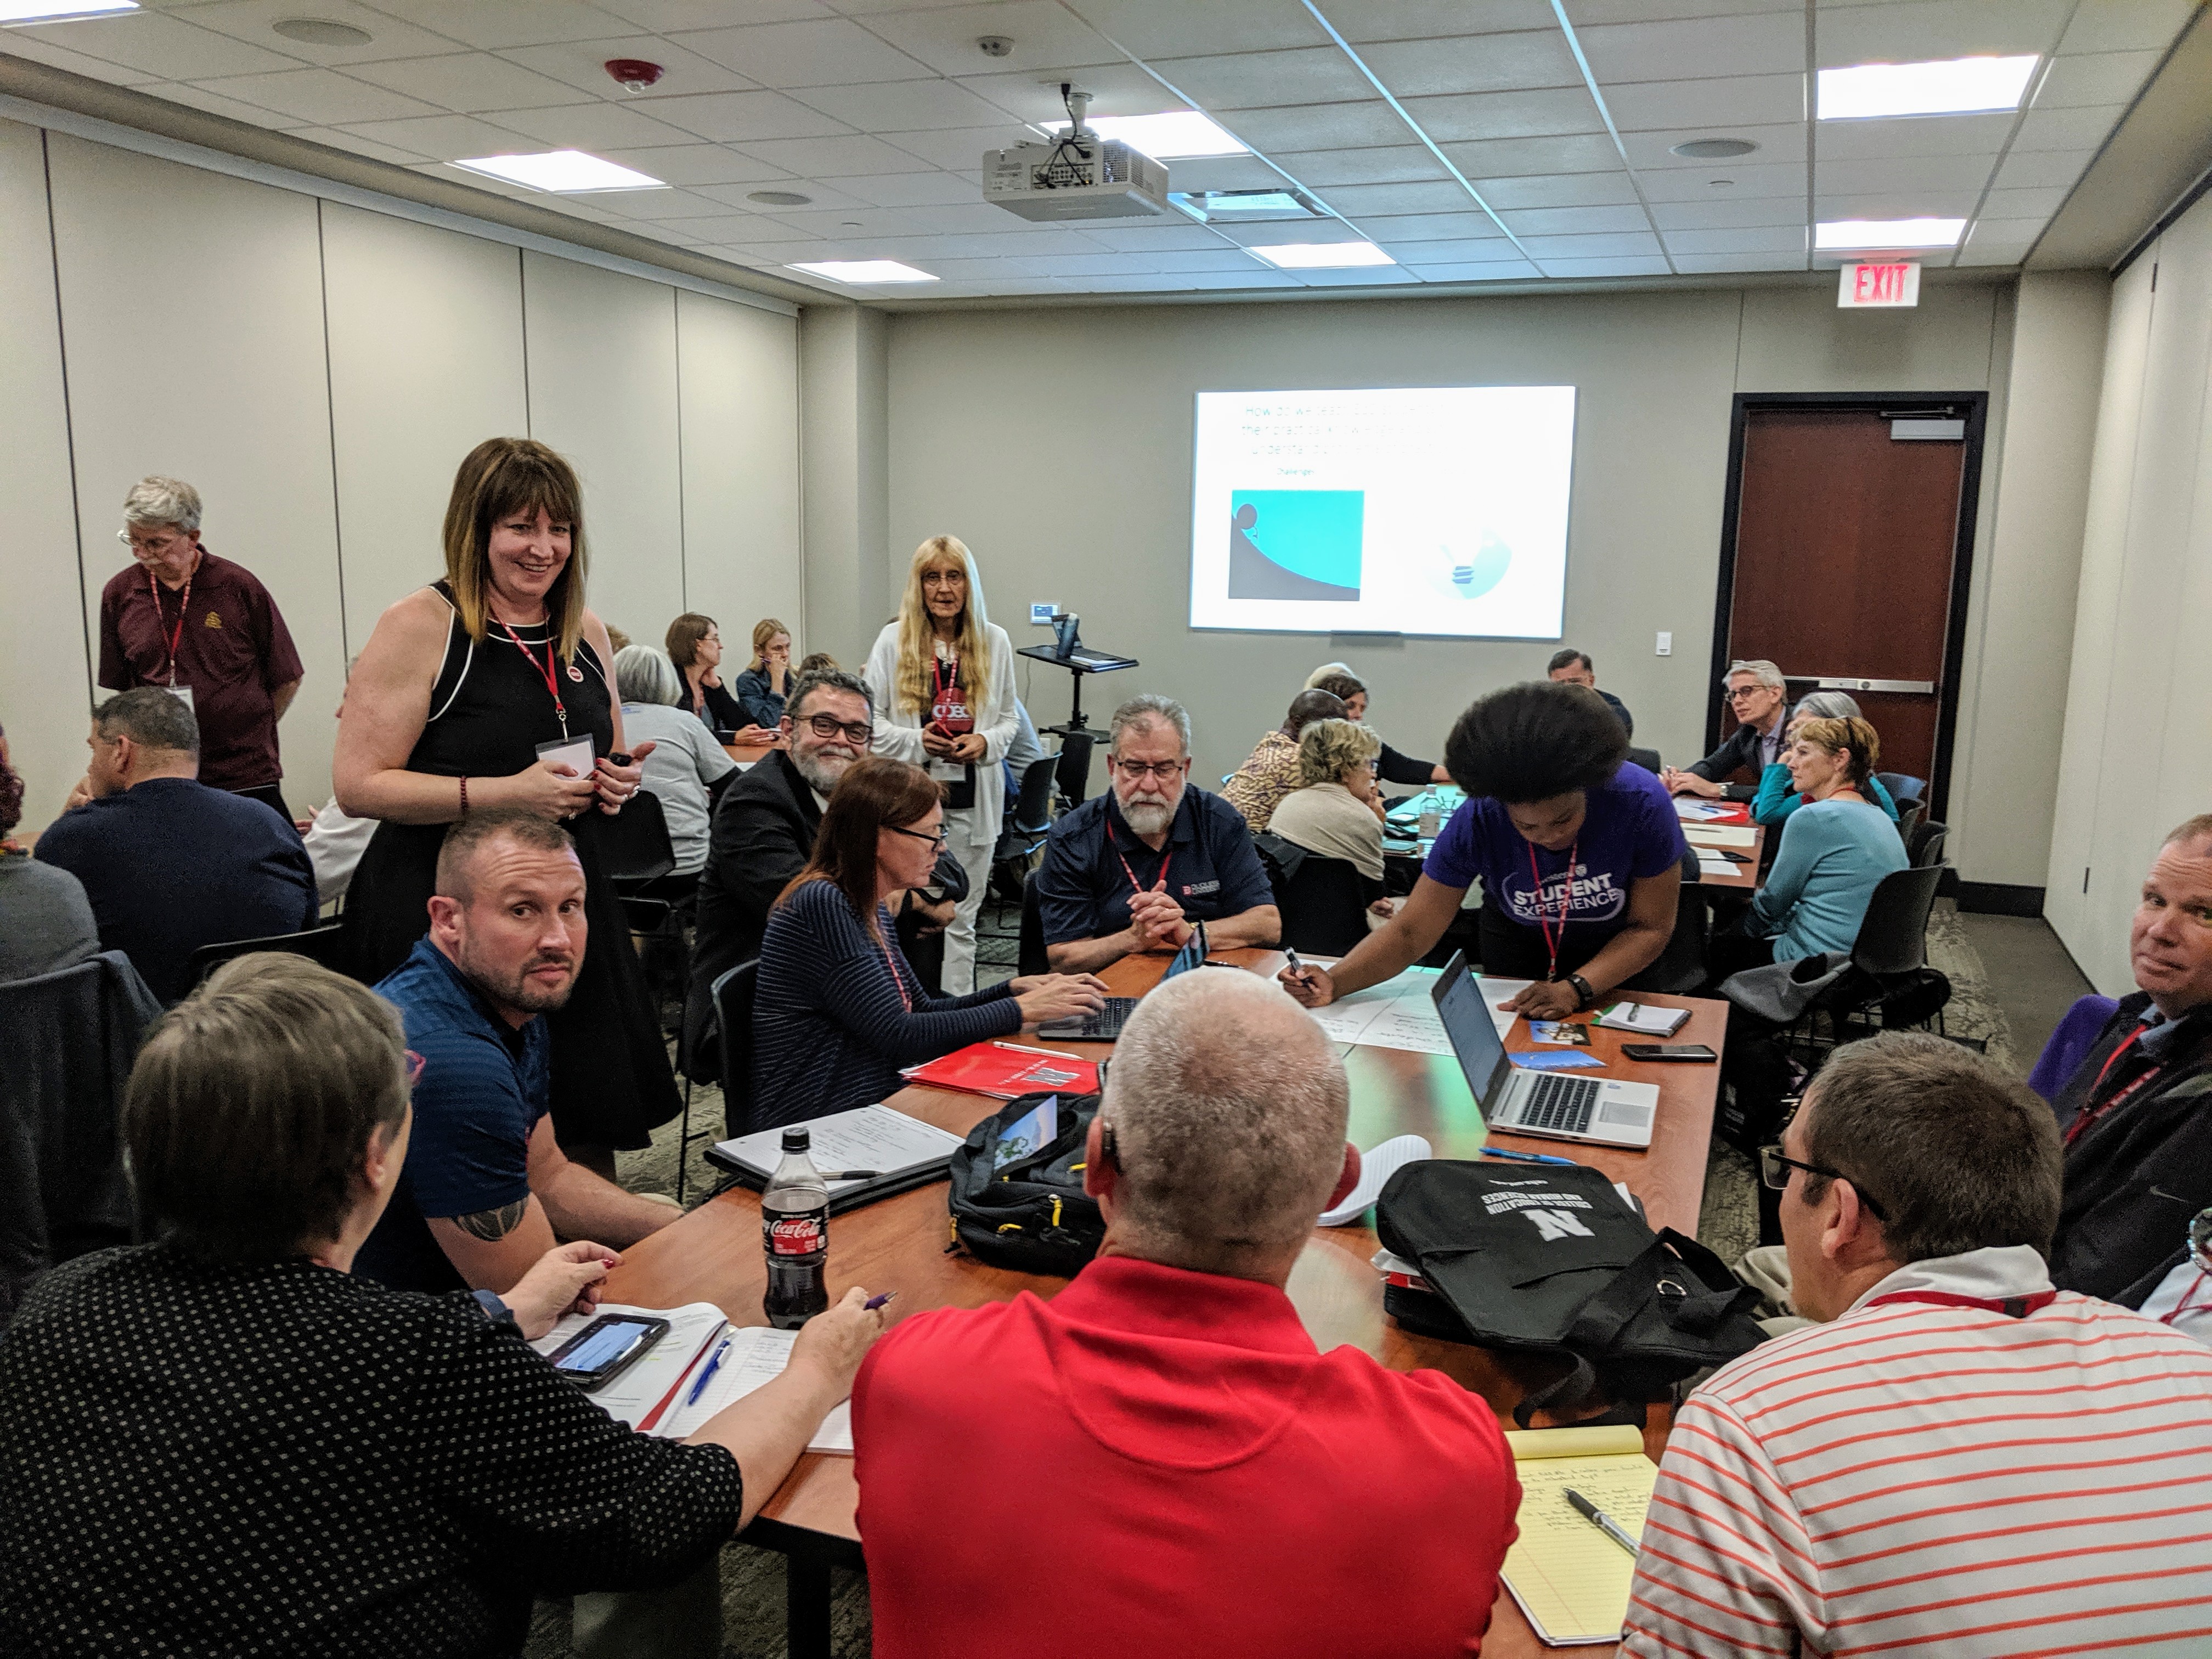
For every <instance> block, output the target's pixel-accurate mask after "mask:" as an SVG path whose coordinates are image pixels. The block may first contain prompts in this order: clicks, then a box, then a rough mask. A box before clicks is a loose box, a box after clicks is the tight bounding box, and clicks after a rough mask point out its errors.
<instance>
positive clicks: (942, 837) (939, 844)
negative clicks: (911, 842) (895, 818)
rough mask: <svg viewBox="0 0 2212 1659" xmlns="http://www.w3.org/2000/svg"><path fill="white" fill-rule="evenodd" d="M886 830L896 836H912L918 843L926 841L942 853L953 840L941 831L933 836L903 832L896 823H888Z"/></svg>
mask: <svg viewBox="0 0 2212 1659" xmlns="http://www.w3.org/2000/svg"><path fill="white" fill-rule="evenodd" d="M884 829H888V830H890V832H891V834H893V835H895V836H913V837H914V838H915V840H916V841H926V842H928V843H929V844H930V845H931V846H932V847H934V848H937V850H938V851H939V852H940V853H941V852H943V851H944V850H945V842H947V841H949V840H951V837H950V836H947V835H946V834H945V832H944V831H943V830H941V829H940V830H939V831H938V832H937V834H935V835H933V836H931V835H925V834H924V833H923V832H922V831H921V830H919V829H900V828H899V826H898V825H896V823H887V824H885V825H884Z"/></svg>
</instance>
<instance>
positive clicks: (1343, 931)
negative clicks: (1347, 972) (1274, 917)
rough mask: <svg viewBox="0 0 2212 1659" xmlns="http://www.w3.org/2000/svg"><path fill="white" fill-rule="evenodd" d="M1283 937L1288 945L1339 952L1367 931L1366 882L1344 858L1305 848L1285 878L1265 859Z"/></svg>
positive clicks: (1336, 954) (1348, 948) (1329, 954)
mask: <svg viewBox="0 0 2212 1659" xmlns="http://www.w3.org/2000/svg"><path fill="white" fill-rule="evenodd" d="M1268 876H1269V878H1270V883H1269V884H1270V885H1272V886H1273V888H1274V890H1275V908H1277V909H1278V910H1279V911H1280V912H1281V913H1282V918H1283V943H1284V944H1285V945H1287V946H1288V947H1289V948H1290V949H1291V950H1293V951H1310V952H1312V953H1313V954H1314V955H1316V956H1322V957H1340V956H1343V955H1345V954H1346V952H1348V951H1351V950H1352V947H1353V946H1354V945H1358V943H1359V941H1360V940H1362V939H1365V938H1366V937H1367V886H1368V884H1367V883H1365V882H1364V880H1363V879H1362V878H1361V876H1360V874H1359V866H1358V865H1356V864H1353V863H1352V861H1351V860H1349V859H1329V858H1322V856H1321V855H1320V854H1316V853H1309V854H1306V856H1305V857H1304V858H1303V859H1301V860H1298V865H1297V869H1296V870H1295V871H1293V872H1291V874H1290V875H1289V876H1288V877H1287V878H1285V877H1283V876H1280V875H1279V874H1277V873H1276V871H1275V867H1274V866H1273V863H1272V862H1271V863H1269V864H1268Z"/></svg>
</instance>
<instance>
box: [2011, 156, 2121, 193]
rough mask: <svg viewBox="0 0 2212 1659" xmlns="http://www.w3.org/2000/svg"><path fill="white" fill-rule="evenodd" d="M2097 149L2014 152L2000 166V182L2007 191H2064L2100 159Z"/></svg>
mask: <svg viewBox="0 0 2212 1659" xmlns="http://www.w3.org/2000/svg"><path fill="white" fill-rule="evenodd" d="M2096 155H2097V152H2096V151H2094V150H2093V149H2027V150H2015V151H2014V152H2013V153H2012V154H2011V155H2008V156H2006V157H2005V158H2004V160H2003V161H2001V162H2000V163H1998V165H1997V176H1996V183H1997V186H1998V188H2000V189H2003V190H2041V189H2064V188H2067V187H2069V186H2070V185H2072V184H2073V183H2074V181H2075V179H2079V178H2080V177H2081V169H2082V168H2084V167H2087V166H2088V165H2089V163H2090V162H2091V161H2093V160H2095V159H2096Z"/></svg>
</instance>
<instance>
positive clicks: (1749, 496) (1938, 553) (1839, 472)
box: [1721, 399, 1978, 806]
mask: <svg viewBox="0 0 2212 1659" xmlns="http://www.w3.org/2000/svg"><path fill="white" fill-rule="evenodd" d="M1900 403H1901V404H1903V405H1904V406H1905V407H1907V408H1911V409H1915V410H1919V409H1923V408H1924V407H1925V404H1924V403H1923V402H1922V401H1921V400H1917V399H1909V400H1885V402H1884V404H1883V405H1882V406H1881V407H1877V406H1875V405H1873V404H1867V405H1863V406H1859V407H1832V406H1830V407H1820V406H1813V407H1806V406H1785V407H1780V408H1775V407H1760V406H1757V405H1753V406H1751V407H1749V408H1748V409H1747V410H1746V412H1745V416H1744V422H1743V447H1742V450H1741V460H1740V463H1739V465H1740V468H1741V471H1740V475H1739V488H1738V495H1737V503H1738V505H1737V510H1736V518H1735V548H1734V552H1735V558H1734V560H1733V565H1734V568H1733V571H1732V573H1731V576H1730V591H1729V593H1728V595H1727V596H1726V602H1727V605H1728V626H1727V629H1726V638H1727V641H1728V653H1727V654H1728V659H1729V660H1735V659H1749V658H1759V657H1764V658H1766V659H1769V660H1770V661H1772V662H1775V663H1778V664H1779V665H1781V668H1782V671H1783V672H1784V674H1785V675H1787V676H1788V677H1789V678H1790V697H1791V699H1792V700H1793V701H1794V700H1795V699H1796V698H1798V697H1801V696H1804V695H1805V694H1806V693H1807V692H1808V691H1812V690H1818V689H1821V688H1823V687H1826V688H1827V689H1832V690H1842V691H1847V692H1849V693H1850V696H1852V697H1854V698H1855V699H1857V702H1858V705H1859V707H1860V708H1861V709H1862V710H1863V712H1864V714H1865V715H1866V717H1867V719H1868V720H1869V721H1871V722H1872V723H1873V725H1874V727H1875V731H1876V732H1878V733H1879V734H1880V735H1881V770H1883V771H1885V772H1903V773H1907V774H1910V775H1912V776H1914V777H1917V778H1922V779H1926V780H1929V781H1931V785H1932V784H1933V783H1935V782H1936V781H1941V779H1942V775H1943V774H1944V772H1945V771H1946V770H1947V768H1946V767H1945V765H1944V755H1943V749H1944V746H1945V745H1946V744H1948V741H1949V735H1950V734H1949V721H1948V720H1946V719H1945V718H1944V710H1945V709H1946V708H1948V707H1949V706H1950V703H1951V700H1950V699H1948V698H1947V697H1946V696H1945V695H1944V691H1945V680H1946V678H1947V653H1948V650H1949V649H1950V648H1951V641H1952V635H1953V629H1952V628H1951V615H1952V608H1953V605H1954V603H1955V604H1957V605H1960V606H1963V605H1964V603H1965V595H1964V593H1963V592H1960V593H1958V594H1955V595H1954V592H1953V586H1954V572H1955V571H1957V570H1959V569H1960V565H1959V562H1958V559H1957V554H1958V550H1959V547H1960V534H1961V524H1960V503H1961V501H1962V499H1963V495H1962V492H1963V490H1964V489H1965V487H1966V483H1967V478H1966V473H1967V471H1968V462H1969V457H1968V453H1967V451H1968V444H1967V442H1966V439H1965V438H1964V437H1961V438H1960V439H1956V440H1952V441H1941V440H1938V441H1929V440H1927V439H1899V438H1897V437H1894V436H1893V435H1892V423H1891V420H1890V417H1889V416H1888V415H1887V414H1885V413H1884V412H1883V410H1884V408H1894V407H1897V406H1899V404H1900ZM1977 412H1978V411H1977ZM1966 424H1967V426H1968V428H1969V429H1971V428H1972V426H1973V425H1974V424H1976V422H1967V423H1966ZM1867 681H1872V682H1875V683H1876V684H1875V685H1871V686H1869V685H1866V684H1862V682H1867ZM1884 682H1887V684H1881V683H1884ZM1721 710H1722V713H1721V735H1723V736H1725V735H1726V733H1727V732H1728V731H1729V729H1730V728H1732V727H1733V726H1734V725H1735V721H1734V720H1732V719H1730V718H1729V717H1728V715H1727V714H1726V712H1725V711H1726V704H1725V702H1723V703H1722V704H1721ZM1929 796H1930V799H1931V801H1935V802H1936V804H1937V805H1939V806H1940V799H1938V798H1939V796H1940V791H1939V790H1937V789H1936V788H1935V787H1931V788H1930V790H1929Z"/></svg>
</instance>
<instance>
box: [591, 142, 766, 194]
mask: <svg viewBox="0 0 2212 1659" xmlns="http://www.w3.org/2000/svg"><path fill="white" fill-rule="evenodd" d="M593 154H595V155H599V157H600V158H601V159H602V160H605V161H612V162H613V163H615V165H616V166H617V167H635V168H636V169H637V170H638V171H639V172H640V173H647V174H649V175H650V176H651V177H653V178H655V179H661V180H663V181H664V182H665V183H668V184H671V185H757V184H760V183H763V182H764V181H766V180H769V179H788V178H789V177H790V176H791V175H790V174H789V173H786V172H785V171H784V170H783V169H782V168H781V167H770V166H769V165H768V163H767V162H765V161H755V160H753V158H752V157H751V156H750V155H738V153H737V151H735V150H733V149H725V148H724V147H723V146H721V145H720V144H652V145H648V146H647V147H646V148H645V149H602V150H597V151H594V152H593Z"/></svg>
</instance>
